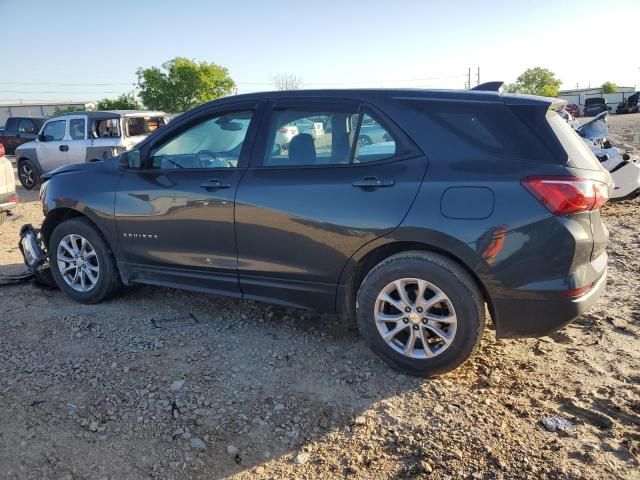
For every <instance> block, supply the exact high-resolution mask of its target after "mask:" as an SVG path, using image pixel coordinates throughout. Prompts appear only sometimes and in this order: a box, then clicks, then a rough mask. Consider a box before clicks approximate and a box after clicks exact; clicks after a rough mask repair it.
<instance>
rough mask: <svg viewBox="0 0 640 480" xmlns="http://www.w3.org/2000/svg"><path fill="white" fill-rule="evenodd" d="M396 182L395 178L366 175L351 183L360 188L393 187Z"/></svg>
mask: <svg viewBox="0 0 640 480" xmlns="http://www.w3.org/2000/svg"><path fill="white" fill-rule="evenodd" d="M395 184H396V182H394V181H393V180H380V179H379V178H378V177H366V178H363V179H362V180H356V181H355V182H353V183H352V184H351V185H353V186H354V187H358V188H384V187H393V186H394V185H395Z"/></svg>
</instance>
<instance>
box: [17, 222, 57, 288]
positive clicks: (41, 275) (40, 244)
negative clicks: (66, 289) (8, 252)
mask: <svg viewBox="0 0 640 480" xmlns="http://www.w3.org/2000/svg"><path fill="white" fill-rule="evenodd" d="M18 248H19V249H20V252H21V253H22V258H23V259H24V264H25V265H26V266H27V268H28V269H29V271H30V272H31V273H32V274H33V277H34V279H35V281H36V283H39V284H41V285H45V286H49V287H54V286H55V282H54V280H53V276H52V275H51V269H50V268H49V254H48V252H47V250H46V248H45V245H44V241H43V239H42V235H41V234H40V230H38V229H36V228H34V227H33V225H30V224H27V225H23V226H22V228H21V229H20V241H19V242H18Z"/></svg>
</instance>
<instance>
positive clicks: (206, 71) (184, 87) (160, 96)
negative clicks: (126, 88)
mask: <svg viewBox="0 0 640 480" xmlns="http://www.w3.org/2000/svg"><path fill="white" fill-rule="evenodd" d="M136 74H137V75H138V87H139V88H140V98H141V99H142V103H144V105H145V106H146V107H147V108H151V109H153V110H164V111H165V112H173V113H177V112H184V111H186V110H189V109H190V108H193V107H195V106H196V105H199V104H201V103H204V102H208V101H210V100H215V99H216V98H220V97H223V96H225V95H229V94H230V93H231V92H232V91H233V89H234V87H235V82H234V81H233V80H232V79H231V77H230V76H229V71H228V70H227V69H226V68H224V67H220V66H219V65H216V64H215V63H207V62H196V61H194V60H189V59H188V58H182V57H176V58H174V59H173V60H169V61H168V62H165V63H163V64H162V66H161V67H160V68H158V67H151V68H138V70H137V72H136Z"/></svg>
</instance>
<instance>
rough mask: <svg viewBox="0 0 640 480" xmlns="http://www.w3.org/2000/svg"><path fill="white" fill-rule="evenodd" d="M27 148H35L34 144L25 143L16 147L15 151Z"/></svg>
mask: <svg viewBox="0 0 640 480" xmlns="http://www.w3.org/2000/svg"><path fill="white" fill-rule="evenodd" d="M28 148H36V142H35V141H33V142H25V143H23V144H21V145H19V146H18V147H16V151H18V150H27V149H28Z"/></svg>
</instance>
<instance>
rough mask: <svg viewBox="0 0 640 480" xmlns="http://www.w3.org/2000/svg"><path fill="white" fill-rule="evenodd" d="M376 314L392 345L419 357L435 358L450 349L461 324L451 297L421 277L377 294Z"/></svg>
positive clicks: (387, 286) (386, 287) (379, 324)
mask: <svg viewBox="0 0 640 480" xmlns="http://www.w3.org/2000/svg"><path fill="white" fill-rule="evenodd" d="M374 318H375V322H376V326H377V328H378V332H379V333H380V335H381V336H382V339H383V340H384V341H385V342H386V343H387V345H388V346H389V347H391V348H392V349H394V350H395V351H396V352H398V353H401V354H402V355H405V356H407V357H409V358H417V359H425V358H433V357H435V356H437V355H440V354H441V353H442V352H444V351H445V350H447V348H449V347H450V346H451V344H452V342H453V339H454V337H455V335H456V330H457V325H458V320H457V317H456V312H455V309H454V307H453V303H452V302H451V300H450V299H449V297H448V296H447V295H446V294H445V293H444V292H443V291H442V290H441V289H440V288H438V287H437V286H436V285H434V284H433V283H430V282H428V281H426V280H422V279H419V278H401V279H399V280H395V281H393V282H391V283H389V284H387V285H386V286H385V287H384V288H383V289H382V290H381V291H380V293H379V294H378V297H377V298H376V301H375V304H374Z"/></svg>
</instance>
